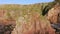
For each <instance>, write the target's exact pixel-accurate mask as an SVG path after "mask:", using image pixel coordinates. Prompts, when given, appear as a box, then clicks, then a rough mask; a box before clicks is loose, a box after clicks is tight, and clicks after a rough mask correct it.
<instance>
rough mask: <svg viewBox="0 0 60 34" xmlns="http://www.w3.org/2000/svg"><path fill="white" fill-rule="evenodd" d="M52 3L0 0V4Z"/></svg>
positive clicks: (28, 0)
mask: <svg viewBox="0 0 60 34" xmlns="http://www.w3.org/2000/svg"><path fill="white" fill-rule="evenodd" d="M52 1H53V0H0V4H35V3H42V2H52Z"/></svg>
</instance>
